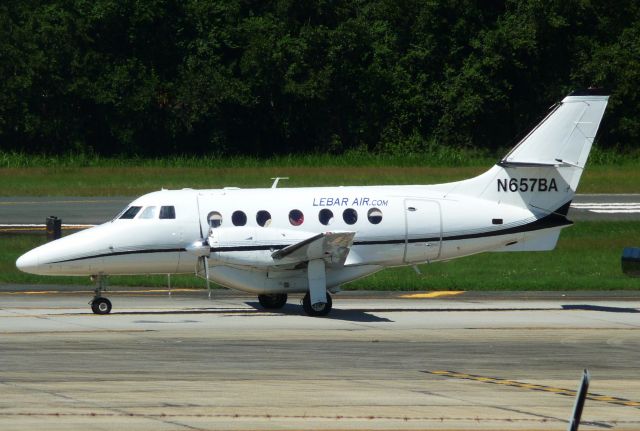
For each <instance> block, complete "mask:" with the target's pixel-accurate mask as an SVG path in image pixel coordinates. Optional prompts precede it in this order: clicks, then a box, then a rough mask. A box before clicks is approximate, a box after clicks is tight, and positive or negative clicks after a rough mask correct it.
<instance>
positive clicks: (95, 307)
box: [91, 298, 111, 314]
mask: <svg viewBox="0 0 640 431" xmlns="http://www.w3.org/2000/svg"><path fill="white" fill-rule="evenodd" d="M91 310H92V311H93V312H94V313H95V314H109V313H111V301H109V300H108V299H107V298H95V299H94V300H93V301H91Z"/></svg>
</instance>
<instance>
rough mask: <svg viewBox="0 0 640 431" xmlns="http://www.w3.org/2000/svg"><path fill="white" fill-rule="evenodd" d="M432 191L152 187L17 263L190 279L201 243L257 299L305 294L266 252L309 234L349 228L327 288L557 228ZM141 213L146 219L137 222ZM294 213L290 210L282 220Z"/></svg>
mask: <svg viewBox="0 0 640 431" xmlns="http://www.w3.org/2000/svg"><path fill="white" fill-rule="evenodd" d="M441 189H442V186H373V187H371V186H370V187H322V188H294V189H291V188H279V189H273V188H271V189H246V190H243V189H221V190H191V189H184V190H173V191H168V190H166V191H159V192H154V193H150V194H147V195H144V196H142V197H140V198H138V199H136V200H135V201H133V202H132V203H131V205H130V207H140V210H139V211H138V213H137V214H136V215H135V217H134V218H127V219H123V218H116V219H114V220H112V221H109V222H107V223H104V224H102V225H100V226H96V227H94V228H91V229H88V230H85V231H82V232H79V233H76V234H73V235H70V236H67V237H64V238H62V239H60V240H57V241H54V242H52V243H49V244H45V245H44V246H41V247H39V248H37V249H35V250H32V251H31V252H29V253H27V254H25V255H24V256H23V257H22V258H21V260H20V261H19V262H18V266H21V267H22V269H24V270H28V271H29V272H33V273H39V274H51V275H96V274H104V275H122V274H154V273H161V274H173V273H193V272H194V270H195V269H196V264H197V262H198V258H197V256H195V255H194V254H192V253H190V252H189V251H188V250H187V248H188V246H189V245H190V244H192V243H193V242H194V241H197V240H199V239H201V238H206V237H208V238H209V245H210V246H211V254H210V256H209V260H208V262H209V267H210V268H211V274H210V279H211V280H213V281H216V282H218V283H220V284H222V285H225V286H228V287H233V288H237V289H241V290H245V291H250V292H256V293H265V292H297V291H301V292H304V291H306V289H307V282H306V275H305V273H304V271H305V270H304V269H303V268H295V267H287V265H286V264H285V265H279V264H280V262H274V260H273V258H272V257H271V254H272V253H273V251H274V250H277V249H279V248H282V247H284V246H286V245H290V244H294V243H296V242H299V241H301V240H304V239H306V238H309V237H311V236H313V235H315V234H317V233H318V232H336V231H338V232H339V231H353V232H355V237H354V240H353V246H352V247H351V249H350V251H349V254H348V256H347V258H346V261H345V262H344V265H341V266H340V267H337V268H331V267H328V268H327V287H329V288H331V287H335V286H337V285H340V284H342V283H345V282H348V281H351V280H353V279H356V278H359V277H362V276H364V275H367V274H370V273H372V272H375V271H378V270H380V269H382V268H384V267H389V266H399V265H408V264H416V263H422V262H433V261H438V260H446V259H453V258H457V257H461V256H465V255H469V254H473V253H478V252H481V251H490V250H499V249H504V248H508V247H513V248H514V249H516V248H517V247H518V244H522V243H524V240H525V239H526V235H527V234H528V233H529V232H535V233H536V234H537V235H539V234H540V233H541V231H544V230H545V229H547V228H548V229H549V230H550V232H551V233H553V231H554V228H556V229H557V227H558V225H557V224H556V225H554V226H552V225H549V226H547V227H545V226H546V225H545V224H544V223H543V224H541V223H540V222H539V219H540V214H534V213H532V212H531V211H529V210H528V209H525V208H521V207H517V206H513V205H508V204H501V203H500V202H494V201H488V200H484V199H476V198H470V197H469V196H457V195H455V194H445V193H443V192H442V190H441ZM163 206H172V207H174V208H175V218H169V219H159V218H158V210H159V208H161V207H163ZM149 207H155V213H154V214H150V213H149V211H147V213H146V216H145V210H146V209H147V208H149ZM294 210H297V211H298V212H299V213H298V212H296V213H294V214H293V215H294V216H297V218H295V217H294V219H291V212H292V211H294ZM152 212H153V211H152ZM239 212H241V214H240V213H239ZM234 213H235V215H234ZM267 213H268V215H267ZM300 214H302V218H300ZM150 215H151V217H150V218H145V217H149V216H150ZM267 217H268V218H267ZM265 219H266V221H265ZM536 220H538V222H536ZM565 224H566V223H565ZM212 225H213V226H215V227H212ZM556 236H557V235H556Z"/></svg>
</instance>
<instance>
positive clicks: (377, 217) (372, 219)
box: [367, 208, 382, 224]
mask: <svg viewBox="0 0 640 431" xmlns="http://www.w3.org/2000/svg"><path fill="white" fill-rule="evenodd" d="M367 218H368V219H369V223H371V224H378V223H380V222H381V221H382V211H380V210H379V209H378V208H371V209H370V210H369V212H367Z"/></svg>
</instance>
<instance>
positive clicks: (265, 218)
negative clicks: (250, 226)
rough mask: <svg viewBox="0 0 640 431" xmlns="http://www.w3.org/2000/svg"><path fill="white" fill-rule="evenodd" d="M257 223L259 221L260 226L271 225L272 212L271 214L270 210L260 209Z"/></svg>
mask: <svg viewBox="0 0 640 431" xmlns="http://www.w3.org/2000/svg"><path fill="white" fill-rule="evenodd" d="M256 223H258V226H262V227H266V226H269V225H270V224H271V214H269V211H265V210H260V211H258V213H257V214H256Z"/></svg>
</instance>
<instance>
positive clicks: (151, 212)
mask: <svg viewBox="0 0 640 431" xmlns="http://www.w3.org/2000/svg"><path fill="white" fill-rule="evenodd" d="M157 208H158V207H146V208H145V209H144V211H142V214H140V217H139V218H146V219H151V218H156V209H157Z"/></svg>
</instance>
